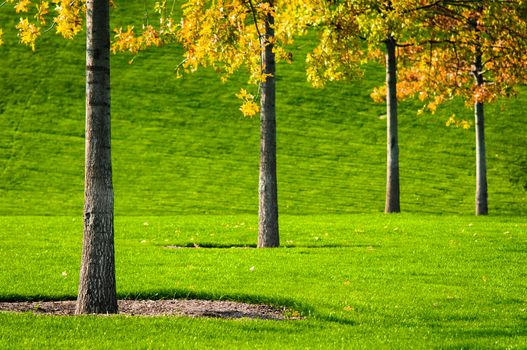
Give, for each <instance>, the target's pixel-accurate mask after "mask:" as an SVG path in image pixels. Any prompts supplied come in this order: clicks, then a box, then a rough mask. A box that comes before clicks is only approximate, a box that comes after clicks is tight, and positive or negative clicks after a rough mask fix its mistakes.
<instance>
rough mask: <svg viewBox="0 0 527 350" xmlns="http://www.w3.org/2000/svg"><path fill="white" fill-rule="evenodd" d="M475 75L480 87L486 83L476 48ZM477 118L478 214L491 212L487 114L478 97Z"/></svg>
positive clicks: (475, 107) (476, 104) (478, 51)
mask: <svg viewBox="0 0 527 350" xmlns="http://www.w3.org/2000/svg"><path fill="white" fill-rule="evenodd" d="M474 68H475V70H474V72H473V74H474V77H475V79H476V84H477V86H478V87H480V86H482V85H483V84H484V80H483V73H482V72H483V65H482V57H481V51H480V50H476V62H475V64H474ZM474 110H475V118H476V215H487V214H488V213H489V205H488V189H487V162H486V160H485V158H486V152H485V115H484V104H483V102H479V101H478V100H477V99H476V102H475V103H474Z"/></svg>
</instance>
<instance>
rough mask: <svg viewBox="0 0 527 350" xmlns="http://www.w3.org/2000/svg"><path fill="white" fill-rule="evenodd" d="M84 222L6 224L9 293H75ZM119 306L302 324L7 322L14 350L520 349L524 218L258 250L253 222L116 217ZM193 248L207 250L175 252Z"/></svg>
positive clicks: (299, 224) (404, 218)
mask: <svg viewBox="0 0 527 350" xmlns="http://www.w3.org/2000/svg"><path fill="white" fill-rule="evenodd" d="M81 226H82V225H81V223H80V222H79V220H78V218H71V217H2V218H1V219H0V227H1V228H2V229H1V231H0V237H1V238H0V239H1V242H0V243H1V244H0V252H1V256H2V259H1V260H0V269H1V271H2V274H1V275H0V285H1V286H2V290H1V293H2V294H1V297H0V298H1V299H3V300H47V299H57V298H61V299H74V298H75V295H76V288H77V282H78V267H79V264H80V261H79V259H80V258H79V256H80V241H81V237H80V235H79V232H80V230H81ZM116 227H117V233H116V250H117V251H116V258H117V261H116V264H117V287H118V293H119V296H120V297H121V298H155V299H158V298H173V297H177V298H180V297H184V298H193V297H198V298H206V299H232V300H241V301H249V302H265V303H270V304H273V305H278V306H280V305H285V306H288V307H291V308H293V309H295V310H297V311H299V312H300V313H301V314H302V315H304V316H305V317H306V319H305V320H300V321H299V320H288V321H256V320H247V319H244V320H214V319H188V318H179V317H159V318H149V317H124V316H112V317H100V316H99V317H95V316H93V317H92V316H88V317H86V316H82V317H71V316H70V317H50V316H36V315H33V314H31V313H27V314H22V315H15V314H7V313H1V314H0V323H1V324H2V327H1V330H0V347H2V348H4V347H14V348H41V347H50V348H71V347H74V348H108V347H112V348H114V347H117V348H120V347H121V348H130V347H131V348H162V347H166V348H320V349H323V348H341V347H344V348H370V349H371V348H383V347H384V348H423V349H425V348H522V347H524V346H525V344H526V342H527V327H526V325H527V323H526V322H527V299H526V294H525V291H526V288H527V274H526V272H525V265H526V263H527V255H526V249H527V241H526V233H527V220H525V219H519V218H506V217H502V218H484V219H480V218H478V219H476V218H471V217H454V216H447V217H437V216H422V215H409V214H403V215H397V216H385V215H382V214H369V215H337V216H314V215H310V216H284V217H282V239H283V243H284V244H283V247H282V248H278V249H267V250H265V249H255V248H251V246H253V245H254V242H255V238H256V227H257V223H256V218H255V217H254V216H247V215H236V216H202V215H200V216H181V217H158V216H155V217H135V218H132V217H119V218H117V220H116ZM193 244H197V245H198V246H203V247H202V248H187V249H184V248H182V249H171V248H167V246H173V245H178V246H187V245H193Z"/></svg>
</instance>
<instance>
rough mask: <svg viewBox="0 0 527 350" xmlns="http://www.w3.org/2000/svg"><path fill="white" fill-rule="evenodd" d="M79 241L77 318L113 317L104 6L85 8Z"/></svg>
mask: <svg viewBox="0 0 527 350" xmlns="http://www.w3.org/2000/svg"><path fill="white" fill-rule="evenodd" d="M86 28H87V29H86V36H87V37H86V150H85V151H86V163H85V180H84V239H83V243H82V262H81V273H80V284H79V296H78V299H77V306H76V310H75V312H76V313H77V314H91V313H116V312H117V298H116V288H115V263H114V227H113V186H112V160H111V152H110V30H109V28H110V19H109V2H108V0H88V1H87V2H86Z"/></svg>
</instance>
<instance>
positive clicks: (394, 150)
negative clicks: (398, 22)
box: [384, 36, 401, 213]
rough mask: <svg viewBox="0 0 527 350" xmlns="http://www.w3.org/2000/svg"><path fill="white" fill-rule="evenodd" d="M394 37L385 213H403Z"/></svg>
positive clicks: (389, 52) (389, 54) (389, 45)
mask: <svg viewBox="0 0 527 350" xmlns="http://www.w3.org/2000/svg"><path fill="white" fill-rule="evenodd" d="M395 44H396V43H395V39H394V38H393V37H391V36H390V37H388V38H387V40H386V126H387V157H386V205H385V207H384V212H385V213H399V212H400V211H401V207H400V199H399V138H398V135H397V57H396V52H395V50H396V45H395Z"/></svg>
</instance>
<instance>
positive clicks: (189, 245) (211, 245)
mask: <svg viewBox="0 0 527 350" xmlns="http://www.w3.org/2000/svg"><path fill="white" fill-rule="evenodd" d="M380 247H381V245H379V244H336V243H321V244H305V245H303V244H300V245H297V244H284V245H281V246H280V247H278V248H273V249H297V248H300V249H301V248H309V249H316V248H380ZM163 248H166V249H200V248H203V249H256V248H257V246H256V244H239V243H211V242H189V243H182V244H173V245H164V246H163Z"/></svg>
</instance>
